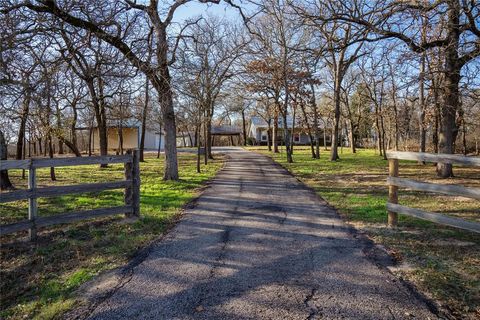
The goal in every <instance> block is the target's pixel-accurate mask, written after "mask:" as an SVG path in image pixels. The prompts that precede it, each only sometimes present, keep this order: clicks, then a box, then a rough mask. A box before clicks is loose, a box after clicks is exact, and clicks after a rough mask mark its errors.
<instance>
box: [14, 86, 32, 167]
mask: <svg viewBox="0 0 480 320" xmlns="http://www.w3.org/2000/svg"><path fill="white" fill-rule="evenodd" d="M29 110H30V93H29V92H27V94H26V95H25V98H24V99H23V108H22V114H21V115H20V126H19V127H18V137H17V153H16V154H15V159H16V160H21V159H22V156H23V143H24V140H25V127H26V125H27V118H28V113H29Z"/></svg>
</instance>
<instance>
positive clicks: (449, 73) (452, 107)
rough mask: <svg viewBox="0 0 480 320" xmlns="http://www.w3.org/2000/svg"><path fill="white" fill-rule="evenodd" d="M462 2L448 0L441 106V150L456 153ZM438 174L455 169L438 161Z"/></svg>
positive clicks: (444, 175) (441, 151) (444, 176)
mask: <svg viewBox="0 0 480 320" xmlns="http://www.w3.org/2000/svg"><path fill="white" fill-rule="evenodd" d="M459 6H460V4H459V3H458V1H448V13H447V15H448V23H447V39H449V40H450V43H449V44H448V45H447V46H446V47H445V64H444V70H445V71H444V74H445V79H444V81H445V82H444V85H443V88H444V95H445V98H444V101H443V105H442V108H441V116H442V118H441V126H440V136H439V152H440V153H447V154H452V153H454V149H453V148H454V143H455V139H454V137H455V136H456V132H457V131H458V128H457V125H456V122H455V117H456V113H457V108H458V105H459V83H460V70H461V68H462V65H461V64H460V62H459V58H458V46H459V39H460V26H459V16H460V8H459ZM437 174H438V176H439V177H442V178H449V177H453V169H452V165H451V164H450V163H438V164H437Z"/></svg>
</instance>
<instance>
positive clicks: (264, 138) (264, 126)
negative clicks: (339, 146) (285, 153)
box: [248, 117, 330, 145]
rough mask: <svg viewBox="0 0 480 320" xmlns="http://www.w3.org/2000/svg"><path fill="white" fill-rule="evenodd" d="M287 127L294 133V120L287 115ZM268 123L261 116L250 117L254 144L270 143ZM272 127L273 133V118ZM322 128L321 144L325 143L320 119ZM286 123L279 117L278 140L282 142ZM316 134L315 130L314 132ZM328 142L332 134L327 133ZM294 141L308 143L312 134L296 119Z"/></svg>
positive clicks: (249, 133) (249, 130)
mask: <svg viewBox="0 0 480 320" xmlns="http://www.w3.org/2000/svg"><path fill="white" fill-rule="evenodd" d="M287 127H288V129H289V131H290V133H292V127H293V120H292V118H291V117H287ZM268 128H269V126H268V123H267V122H266V121H265V120H264V119H262V118H260V117H252V118H251V119H250V124H249V128H248V138H250V139H251V140H252V141H253V143H254V144H257V145H266V144H267V143H268ZM270 128H271V129H272V133H273V119H272V122H271V124H270ZM320 129H321V130H322V134H321V136H320V140H321V144H323V137H324V135H323V129H324V128H323V126H322V122H321V121H320ZM283 130H284V125H283V119H281V118H279V119H278V137H277V138H278V141H280V142H282V141H283V137H284V133H283ZM312 135H314V132H312ZM326 139H327V143H330V136H329V135H326ZM293 143H294V144H298V145H307V144H310V136H309V135H308V128H306V127H305V126H303V125H302V124H301V123H300V122H299V121H296V123H295V128H294V130H293Z"/></svg>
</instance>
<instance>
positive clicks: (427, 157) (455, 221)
mask: <svg viewBox="0 0 480 320" xmlns="http://www.w3.org/2000/svg"><path fill="white" fill-rule="evenodd" d="M387 159H388V164H389V165H388V167H389V177H388V178H387V184H388V190H389V192H388V203H387V212H388V224H389V225H390V226H396V225H397V223H398V214H403V215H408V216H412V217H416V218H419V219H423V220H428V221H431V222H435V223H438V224H442V225H447V226H451V227H455V228H460V229H464V230H469V231H472V232H477V233H480V223H478V222H473V221H466V220H463V219H460V218H454V217H450V216H446V215H443V214H439V213H434V212H428V211H423V210H419V209H414V208H409V207H406V206H402V205H399V204H398V188H399V187H402V188H408V189H412V190H417V191H425V192H433V193H440V194H446V195H450V196H461V197H466V198H471V199H476V200H480V188H470V187H464V186H461V185H452V184H437V183H427V182H419V181H415V180H411V179H406V178H399V177H398V175H399V166H398V160H412V161H421V162H435V163H451V164H461V165H464V166H479V167H480V158H478V157H466V156H461V155H452V154H430V153H424V152H400V151H393V152H387Z"/></svg>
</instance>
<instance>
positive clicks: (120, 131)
mask: <svg viewBox="0 0 480 320" xmlns="http://www.w3.org/2000/svg"><path fill="white" fill-rule="evenodd" d="M117 130H118V131H117V132H118V150H117V153H119V154H123V124H122V120H120V122H119V123H118V129H117Z"/></svg>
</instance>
